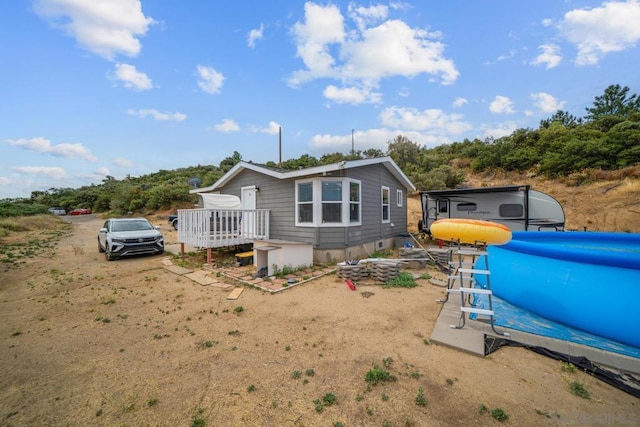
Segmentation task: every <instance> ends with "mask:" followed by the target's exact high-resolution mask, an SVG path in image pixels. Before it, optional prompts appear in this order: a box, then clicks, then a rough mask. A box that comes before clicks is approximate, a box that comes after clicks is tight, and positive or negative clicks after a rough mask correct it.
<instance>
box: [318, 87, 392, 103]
mask: <svg viewBox="0 0 640 427" xmlns="http://www.w3.org/2000/svg"><path fill="white" fill-rule="evenodd" d="M371 90H372V88H370V87H343V88H339V87H336V86H334V85H329V86H327V87H326V88H325V90H324V92H323V93H322V94H323V95H324V97H325V98H327V99H329V100H331V101H333V102H335V103H336V104H364V103H367V104H376V103H379V102H380V101H381V100H382V94H381V93H379V92H372V91H371Z"/></svg>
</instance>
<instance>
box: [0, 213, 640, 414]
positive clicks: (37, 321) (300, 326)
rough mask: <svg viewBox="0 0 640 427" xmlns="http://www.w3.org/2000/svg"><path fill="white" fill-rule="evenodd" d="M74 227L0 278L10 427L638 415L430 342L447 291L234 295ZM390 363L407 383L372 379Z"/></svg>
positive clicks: (568, 378)
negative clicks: (114, 251)
mask: <svg viewBox="0 0 640 427" xmlns="http://www.w3.org/2000/svg"><path fill="white" fill-rule="evenodd" d="M66 220H68V221H71V222H72V225H71V229H70V231H69V232H67V233H66V234H65V235H64V236H62V237H60V238H59V243H58V245H57V246H56V248H55V249H52V250H47V251H45V252H43V254H42V255H41V256H38V257H36V258H33V259H29V260H28V261H27V262H26V263H25V264H22V265H21V266H19V267H17V268H8V269H4V270H2V271H0V316H2V321H1V322H0V359H1V360H2V370H1V374H0V425H1V426H26V425H29V426H35V425H42V426H44V425H47V426H53V425H55V426H58V425H65V426H66V425H70V426H76V425H78V426H79V425H82V426H85V425H95V426H102V425H104V426H116V425H117V426H124V425H126V426H138V425H145V426H146V425H149V426H155V425H158V426H202V425H206V426H340V425H343V426H449V425H460V426H463V425H465V426H466V425H501V424H502V425H518V426H538V425H545V424H554V425H639V424H640V400H639V399H637V398H635V397H633V396H631V395H629V394H626V393H624V392H623V391H620V390H618V389H616V388H614V387H611V386H609V385H607V384H605V383H603V382H601V381H599V380H597V379H595V378H594V377H592V376H590V375H589V374H586V373H583V372H579V371H576V372H572V370H571V369H570V368H571V367H570V366H567V365H565V364H563V363H562V362H559V361H555V360H552V359H549V358H546V357H544V356H541V355H538V354H536V353H533V352H531V351H529V350H526V349H523V348H502V349H500V350H498V351H497V352H495V353H493V354H492V355H490V356H487V357H485V358H480V357H477V356H473V355H470V354H466V353H463V352H461V351H458V350H455V349H452V348H447V347H444V346H440V345H437V344H435V343H431V342H430V341H429V339H428V338H429V336H430V334H431V330H432V329H433V326H434V323H435V320H436V318H437V315H438V312H439V310H440V306H439V305H438V304H437V303H436V302H435V300H436V299H437V298H439V297H441V296H442V289H441V288H439V287H436V286H433V285H430V284H429V283H428V281H427V280H424V279H421V280H419V284H420V286H418V287H416V288H412V289H405V288H394V289H383V288H382V287H381V286H379V285H366V286H364V285H358V288H357V290H356V291H351V290H350V289H349V288H348V287H347V286H346V284H345V283H344V282H342V281H340V280H338V279H337V278H336V277H335V275H332V276H328V277H325V278H322V279H319V280H317V281H314V282H310V283H307V284H304V285H301V286H297V287H295V288H292V289H288V290H286V291H284V292H281V293H279V294H273V295H272V294H269V293H265V292H262V291H259V290H256V289H252V288H247V289H245V290H244V292H243V293H242V295H241V296H240V298H239V299H238V300H227V299H226V298H227V296H228V294H229V290H223V289H218V288H213V287H210V286H201V285H198V284H196V283H195V282H192V281H191V280H189V279H187V278H185V277H182V276H179V275H176V274H174V273H171V272H169V271H167V270H166V269H165V268H164V267H163V263H162V262H161V261H162V260H163V259H167V258H166V257H165V256H151V257H137V258H130V259H122V260H118V261H114V262H107V261H105V259H104V256H103V255H102V254H100V253H98V249H97V243H96V234H97V230H98V228H99V226H100V224H101V221H102V220H101V219H99V218H98V217H96V216H93V215H89V216H82V217H68V218H67V219H66ZM161 225H162V227H163V231H165V232H166V236H168V237H167V239H168V240H169V239H170V238H171V236H173V234H172V233H171V232H170V231H169V229H168V227H167V226H166V225H165V224H161ZM167 256H168V255H167ZM432 273H433V271H432ZM376 365H377V366H378V368H379V369H377V370H374V366H376ZM384 371H386V372H388V373H389V374H390V375H392V376H393V377H394V378H395V381H381V382H379V383H378V384H372V383H371V382H367V381H366V378H367V374H368V373H370V374H371V373H381V372H384ZM382 376H383V375H382ZM371 377H375V376H373V375H370V379H371ZM572 384H574V386H575V384H579V385H581V386H582V388H583V390H586V391H587V392H588V393H589V394H590V399H585V398H583V397H579V396H577V395H575V394H573V393H572V387H571V385H572ZM574 390H575V387H574ZM334 398H335V399H334ZM504 415H506V416H507V417H508V418H507V419H506V420H505V421H502V422H500V421H498V420H497V419H498V418H503V417H502V416H504Z"/></svg>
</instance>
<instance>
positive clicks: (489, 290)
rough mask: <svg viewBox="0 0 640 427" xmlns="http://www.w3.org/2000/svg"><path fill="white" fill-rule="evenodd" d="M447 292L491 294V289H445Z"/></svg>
mask: <svg viewBox="0 0 640 427" xmlns="http://www.w3.org/2000/svg"><path fill="white" fill-rule="evenodd" d="M447 292H449V293H451V294H482V295H493V292H491V289H482V288H454V289H447Z"/></svg>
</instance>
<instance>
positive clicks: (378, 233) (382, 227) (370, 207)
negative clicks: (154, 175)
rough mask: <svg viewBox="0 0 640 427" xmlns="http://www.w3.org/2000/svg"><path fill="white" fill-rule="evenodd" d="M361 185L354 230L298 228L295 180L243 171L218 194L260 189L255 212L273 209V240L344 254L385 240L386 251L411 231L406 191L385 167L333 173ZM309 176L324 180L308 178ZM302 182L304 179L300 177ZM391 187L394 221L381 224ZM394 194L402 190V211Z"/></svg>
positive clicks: (247, 170)
mask: <svg viewBox="0 0 640 427" xmlns="http://www.w3.org/2000/svg"><path fill="white" fill-rule="evenodd" d="M338 175H339V176H343V177H347V178H352V179H356V180H358V181H360V185H361V187H360V189H361V205H360V211H361V224H362V225H360V226H350V227H299V226H298V227H296V225H295V190H296V189H295V183H296V180H297V179H284V180H281V179H277V178H274V177H270V176H268V175H264V174H262V173H259V172H256V171H253V170H250V169H244V170H242V171H241V172H240V173H239V174H238V175H237V176H235V177H234V178H233V179H232V180H230V182H228V183H227V184H226V185H225V186H223V187H220V188H219V191H220V192H221V193H224V194H234V195H236V196H238V197H240V196H241V188H242V187H247V186H256V187H258V188H259V191H258V192H257V197H256V208H258V209H269V210H270V236H271V238H273V239H282V240H292V241H297V242H304V243H310V244H312V245H313V246H314V249H315V250H320V251H326V250H334V251H335V250H343V251H344V253H345V254H346V253H347V249H348V248H354V247H358V246H363V245H365V244H371V243H376V244H375V245H374V246H373V247H374V249H379V248H380V247H381V246H380V245H379V244H378V243H380V242H384V247H388V246H389V242H392V241H393V238H394V237H397V236H398V235H400V234H402V233H405V232H406V231H407V200H406V197H407V191H408V190H407V188H405V187H404V186H403V185H402V183H401V182H400V181H398V180H397V179H396V178H395V177H394V176H393V175H392V173H391V172H390V171H389V170H388V169H387V168H386V167H385V166H384V165H383V164H373V165H366V166H361V167H354V168H349V169H345V170H343V171H340V172H339V173H338V174H332V177H334V178H335V177H337V176H338ZM306 178H320V176H317V175H310V176H308V177H305V179H306ZM298 179H303V178H298ZM383 186H384V187H388V188H389V212H390V221H389V222H386V223H383V222H382V205H381V188H382V187H383ZM396 190H402V194H403V199H404V200H403V203H402V207H398V206H397V203H396Z"/></svg>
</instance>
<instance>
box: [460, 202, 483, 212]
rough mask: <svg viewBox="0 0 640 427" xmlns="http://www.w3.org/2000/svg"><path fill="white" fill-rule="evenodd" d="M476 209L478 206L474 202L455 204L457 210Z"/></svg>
mask: <svg viewBox="0 0 640 427" xmlns="http://www.w3.org/2000/svg"><path fill="white" fill-rule="evenodd" d="M476 209H478V206H477V205H476V204H475V203H458V205H457V206H456V210H457V211H458V212H472V211H475V210H476Z"/></svg>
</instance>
